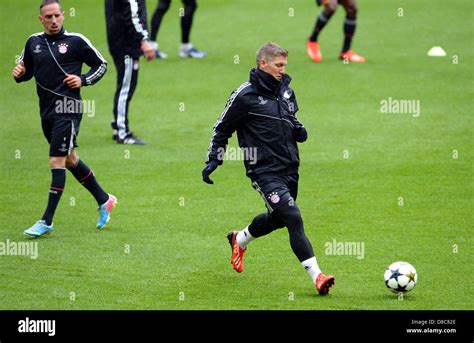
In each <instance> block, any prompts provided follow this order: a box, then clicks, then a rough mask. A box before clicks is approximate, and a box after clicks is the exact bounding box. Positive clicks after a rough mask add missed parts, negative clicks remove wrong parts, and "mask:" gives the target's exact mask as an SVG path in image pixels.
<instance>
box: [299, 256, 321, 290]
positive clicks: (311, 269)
mask: <svg viewBox="0 0 474 343" xmlns="http://www.w3.org/2000/svg"><path fill="white" fill-rule="evenodd" d="M301 265H302V266H303V268H304V269H305V270H306V271H307V272H308V274H309V276H310V277H311V279H312V280H313V283H314V284H316V278H317V277H318V275H319V273H321V269H319V266H318V261H317V260H316V256H313V257H311V258H308V259H307V260H304V261H303V262H301Z"/></svg>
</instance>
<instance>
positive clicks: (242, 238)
mask: <svg viewBox="0 0 474 343" xmlns="http://www.w3.org/2000/svg"><path fill="white" fill-rule="evenodd" d="M254 239H255V237H253V236H252V235H251V234H250V232H249V227H248V226H247V227H246V228H245V229H243V230H242V231H239V233H238V234H237V237H236V240H237V244H238V245H240V247H241V248H242V249H246V248H247V244H249V243H250V242H251V241H253V240H254Z"/></svg>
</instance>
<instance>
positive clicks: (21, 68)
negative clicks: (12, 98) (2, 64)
mask: <svg viewBox="0 0 474 343" xmlns="http://www.w3.org/2000/svg"><path fill="white" fill-rule="evenodd" d="M25 73H26V69H25V64H24V63H23V61H21V62H20V63H18V64H17V65H16V66H15V68H13V71H12V75H13V77H14V78H15V79H19V78H20V77H22V76H23V75H25Z"/></svg>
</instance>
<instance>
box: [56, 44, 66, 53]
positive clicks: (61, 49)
mask: <svg viewBox="0 0 474 343" xmlns="http://www.w3.org/2000/svg"><path fill="white" fill-rule="evenodd" d="M67 47H68V45H67V44H59V45H58V50H59V53H60V54H65V53H66V52H67Z"/></svg>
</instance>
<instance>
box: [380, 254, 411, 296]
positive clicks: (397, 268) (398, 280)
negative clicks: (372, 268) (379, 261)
mask: <svg viewBox="0 0 474 343" xmlns="http://www.w3.org/2000/svg"><path fill="white" fill-rule="evenodd" d="M383 277H384V279H385V285H386V286H387V288H388V289H389V290H391V291H392V292H394V293H406V292H409V291H411V290H412V289H413V287H415V284H416V281H417V280H418V274H417V273H416V269H415V268H414V267H413V266H412V265H411V264H410V263H407V262H402V261H398V262H394V263H392V264H391V265H389V266H388V268H387V269H385V273H384V275H383Z"/></svg>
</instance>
